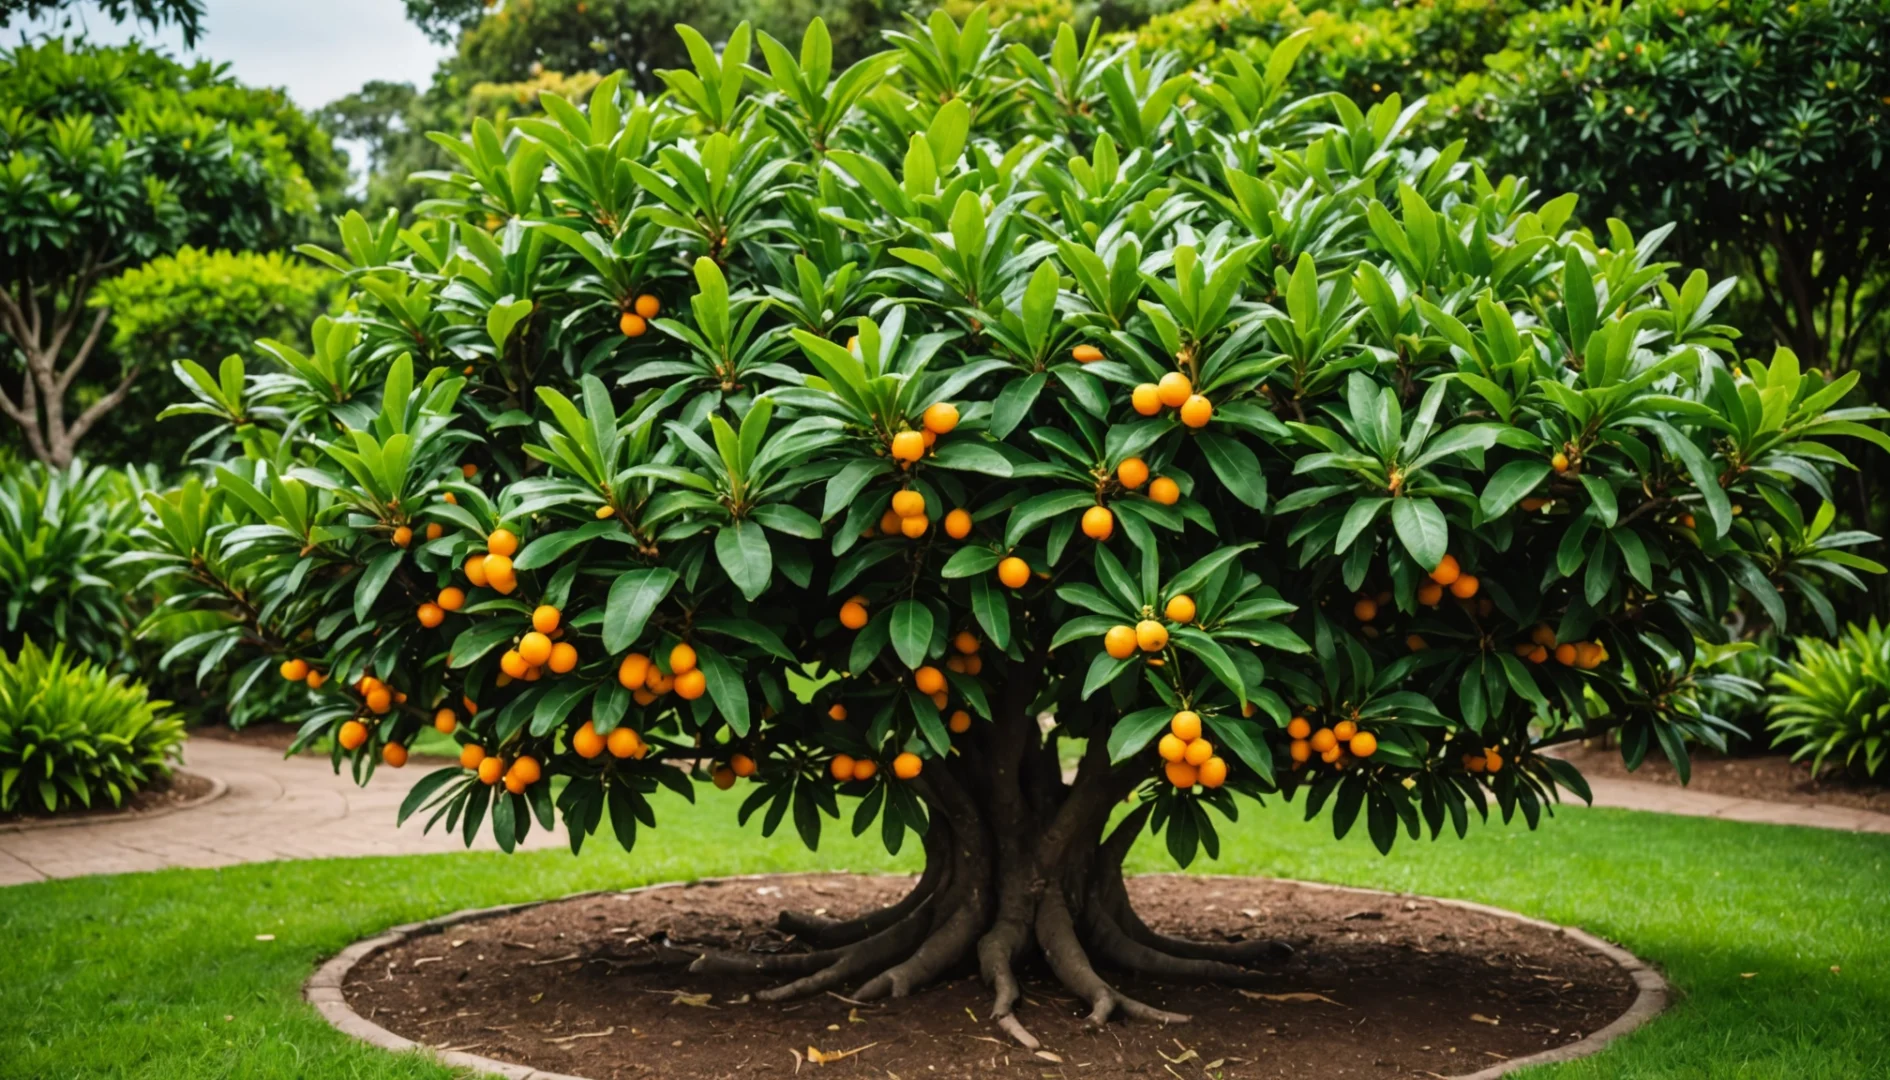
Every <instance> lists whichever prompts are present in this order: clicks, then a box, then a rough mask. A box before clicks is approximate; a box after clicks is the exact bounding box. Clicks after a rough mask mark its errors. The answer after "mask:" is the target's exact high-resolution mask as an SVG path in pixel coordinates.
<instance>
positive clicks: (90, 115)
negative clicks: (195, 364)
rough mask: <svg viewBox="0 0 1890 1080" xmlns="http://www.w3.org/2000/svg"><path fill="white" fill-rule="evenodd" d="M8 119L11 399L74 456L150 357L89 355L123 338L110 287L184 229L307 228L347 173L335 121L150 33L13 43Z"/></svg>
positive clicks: (29, 435) (223, 238)
mask: <svg viewBox="0 0 1890 1080" xmlns="http://www.w3.org/2000/svg"><path fill="white" fill-rule="evenodd" d="M0 118H4V119H3V120H0V251H4V253H5V258H4V265H3V266H0V334H4V336H5V345H4V348H5V351H6V355H7V374H8V375H9V376H11V377H10V378H8V379H7V380H6V382H7V383H10V384H11V385H4V384H0V412H4V413H5V415H6V416H7V417H8V418H9V419H10V420H11V421H12V422H13V423H12V425H10V426H16V427H17V430H18V432H19V438H20V439H21V440H22V441H23V442H24V444H25V446H26V448H27V449H28V450H29V451H30V452H31V453H32V455H33V456H34V457H36V458H38V459H40V460H41V461H45V462H49V463H52V464H54V465H64V464H65V463H67V462H69V461H70V460H71V459H72V456H73V454H74V452H75V450H76V447H77V444H78V442H79V440H80V439H82V438H83V437H84V436H85V435H86V433H87V432H89V431H90V430H91V429H92V428H93V427H94V426H96V425H97V424H98V422H99V420H100V419H102V418H103V417H104V416H105V415H106V414H107V413H108V412H110V411H111V410H112V409H113V408H115V407H117V406H118V405H119V404H120V403H121V402H122V401H123V400H124V399H125V397H126V395H127V394H129V393H130V390H131V386H132V383H133V381H134V380H135V379H136V378H137V377H138V375H139V373H140V372H141V371H142V370H143V365H144V361H145V360H146V359H147V358H146V357H143V356H127V357H119V358H118V359H119V361H120V363H119V369H118V370H117V371H106V370H100V366H99V365H96V364H93V365H91V366H89V367H88V364H89V363H90V362H91V361H92V360H93V359H94V357H95V355H97V354H98V353H100V352H108V351H109V350H102V349H101V348H100V346H101V345H102V344H104V343H105V342H107V341H109V337H108V335H107V333H106V332H107V329H108V321H109V319H110V309H109V308H108V307H103V306H94V305H92V304H90V303H89V298H90V297H91V295H92V292H93V290H94V288H95V287H96V286H98V285H99V283H100V282H102V281H104V280H106V279H107V278H109V277H110V276H112V275H113V274H116V273H120V272H122V271H124V270H126V269H128V268H131V267H134V266H137V265H139V264H141V263H143V262H144V261H146V260H148V259H151V258H154V257H156V256H158V255H161V254H164V253H166V252H169V251H174V250H176V249H177V248H179V247H181V246H183V245H185V244H195V245H198V246H203V247H221V248H230V249H239V250H241V249H251V250H253V249H258V248H271V247H279V246H281V245H283V244H285V243H288V242H292V241H293V240H295V239H297V238H298V236H299V234H300V232H301V230H302V229H303V228H304V227H305V225H306V223H307V222H308V220H309V218H310V214H311V211H313V210H314V208H315V201H316V195H315V192H316V188H315V186H314V185H315V184H317V183H320V184H331V183H332V184H335V185H337V186H338V185H339V182H340V180H341V177H342V173H341V168H340V163H339V161H338V160H337V159H336V158H335V157H334V155H333V152H332V150H331V148H330V144H329V139H328V135H327V134H326V133H325V132H323V131H321V130H320V129H319V128H318V127H316V126H315V125H314V124H312V123H311V122H310V121H309V120H308V119H307V118H306V117H304V116H303V115H302V114H301V113H299V112H298V111H297V110H296V109H295V108H294V106H293V105H291V104H290V103H289V102H288V100H287V99H286V98H285V97H284V96H283V95H282V93H281V92H280V91H274V90H252V89H249V88H246V87H243V86H240V85H238V84H237V83H236V82H235V81H234V80H232V79H230V78H229V77H228V76H227V75H226V74H225V73H224V72H223V71H222V69H220V68H218V67H215V66H213V65H210V64H207V63H200V64H195V65H190V66H185V65H181V64H178V63H176V62H174V61H172V60H170V59H168V58H167V57H164V56H162V55H160V54H158V53H154V52H151V51H150V50H148V49H145V48H143V47H142V46H139V45H135V44H134V45H129V46H125V47H121V48H102V47H94V46H90V45H85V44H68V43H67V42H65V41H63V40H59V39H52V40H49V41H46V42H43V43H38V44H33V43H28V44H22V45H20V46H19V47H17V48H15V49H11V50H7V51H5V52H0ZM93 387H97V389H96V390H93V389H92V388H93Z"/></svg>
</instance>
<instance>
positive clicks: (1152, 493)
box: [1148, 476, 1181, 506]
mask: <svg viewBox="0 0 1890 1080" xmlns="http://www.w3.org/2000/svg"><path fill="white" fill-rule="evenodd" d="M1148 497H1149V498H1151V499H1154V500H1155V501H1156V502H1158V503H1161V504H1162V505H1163V506H1173V505H1175V504H1176V503H1178V502H1180V501H1181V485H1180V484H1177V483H1175V482H1174V481H1173V480H1170V479H1169V478H1168V477H1166V476H1158V477H1156V478H1155V480H1154V482H1152V483H1150V484H1149V486H1148Z"/></svg>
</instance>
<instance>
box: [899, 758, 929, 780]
mask: <svg viewBox="0 0 1890 1080" xmlns="http://www.w3.org/2000/svg"><path fill="white" fill-rule="evenodd" d="M923 768H925V762H923V761H921V760H919V755H917V754H913V753H904V754H900V755H899V756H898V757H896V758H893V775H894V776H897V777H898V778H899V779H901V780H910V779H912V778H913V777H915V776H917V775H919V770H921V769H923Z"/></svg>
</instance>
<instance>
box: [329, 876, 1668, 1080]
mask: <svg viewBox="0 0 1890 1080" xmlns="http://www.w3.org/2000/svg"><path fill="white" fill-rule="evenodd" d="M810 872H818V873H851V871H845V870H842V871H810ZM790 876H799V875H798V874H734V875H730V876H727V877H708V878H692V879H689V880H687V881H661V882H657V883H655V884H651V885H639V886H637V887H635V888H630V889H589V890H586V891H584V892H577V893H571V894H569V895H567V896H556V897H551V898H549V899H545V900H526V901H523V902H521V903H516V904H498V905H495V906H492V907H483V908H467V909H466V910H464V911H455V912H453V913H451V914H449V915H441V916H439V917H437V918H433V919H427V920H425V921H423V922H417V923H405V924H403V925H400V926H391V927H388V928H387V930H386V931H385V932H383V933H381V934H378V935H376V936H374V937H370V938H363V939H361V940H360V941H357V942H355V943H354V944H352V945H350V946H348V947H347V948H345V949H343V950H341V951H340V952H339V953H336V954H335V955H334V956H333V957H331V958H330V959H329V960H328V961H327V962H325V963H323V964H322V965H321V967H319V968H317V969H315V973H314V974H313V975H311V976H309V978H308V981H307V982H305V983H303V984H302V997H303V998H304V999H305V1000H306V1001H307V1002H308V1003H309V1004H310V1005H313V1006H314V1007H315V1011H316V1012H319V1013H320V1014H321V1015H322V1019H324V1020H327V1021H328V1023H329V1025H330V1026H332V1027H333V1028H335V1029H336V1030H337V1031H340V1032H341V1033H342V1034H344V1035H348V1036H351V1037H353V1038H356V1039H359V1040H361V1041H362V1042H365V1043H368V1044H369V1045H371V1046H375V1047H379V1048H380V1049H382V1050H389V1051H392V1052H394V1053H409V1052H414V1051H418V1052H420V1053H424V1054H427V1055H429V1056H431V1057H433V1058H434V1059H435V1060H437V1061H439V1062H441V1063H442V1064H445V1065H454V1066H458V1067H460V1068H464V1069H473V1070H475V1071H477V1072H480V1073H484V1074H487V1075H492V1076H503V1077H506V1078H507V1080H591V1078H589V1077H583V1076H574V1075H571V1074H569V1073H555V1072H546V1071H545V1070H543V1069H534V1068H532V1067H530V1066H528V1065H518V1064H514V1063H512V1062H507V1061H498V1060H496V1059H493V1058H488V1057H480V1056H479V1055H477V1054H467V1053H462V1052H460V1051H455V1050H445V1051H442V1050H435V1049H433V1048H432V1047H430V1046H426V1045H425V1044H423V1043H417V1042H415V1041H413V1040H412V1039H409V1038H407V1037H406V1036H404V1035H396V1034H394V1033H393V1032H391V1031H389V1030H387V1029H386V1028H384V1027H381V1026H380V1025H379V1024H376V1023H374V1022H373V1021H371V1020H369V1019H367V1018H366V1017H364V1016H362V1015H361V1014H360V1013H357V1012H355V1011H354V1009H353V1008H352V1007H351V1006H350V1005H349V1004H348V1000H347V998H346V997H345V996H343V994H342V991H341V987H342V984H343V983H344V982H346V981H347V978H348V974H349V972H351V971H353V970H354V969H355V967H356V966H357V965H359V964H361V963H362V962H363V961H365V960H367V959H369V958H370V957H372V956H374V955H375V954H376V953H379V952H381V951H382V950H385V949H389V948H392V947H393V946H395V945H399V944H402V943H404V942H406V941H408V940H410V939H412V938H416V937H423V936H425V935H428V934H437V933H440V932H441V931H443V930H445V929H447V928H448V927H452V926H457V925H460V924H461V923H468V922H477V921H479V920H481V919H491V918H496V917H498V916H500V915H510V914H511V913H513V912H515V911H523V910H525V909H527V908H534V907H538V906H540V905H543V904H551V903H557V902H559V901H562V900H577V899H581V898H583V897H587V896H628V895H631V894H634V893H644V892H655V891H656V890H658V889H678V888H683V887H685V886H688V885H702V884H717V885H720V884H727V883H731V882H740V881H765V880H770V879H773V878H777V877H790ZM856 876H859V877H888V876H902V875H881V874H860V875H856ZM1146 876H1148V877H1189V878H1207V879H1210V880H1214V881H1253V880H1262V881H1277V882H1280V883H1282V884H1287V885H1293V886H1297V887H1299V888H1304V889H1317V890H1320V891H1324V892H1345V893H1356V894H1360V895H1367V896H1391V897H1400V898H1404V899H1410V900H1423V901H1425V902H1427V903H1432V904H1437V905H1438V906H1440V907H1451V908H1457V909H1459V910H1462V911H1473V912H1476V913H1478V914H1482V915H1489V916H1492V917H1494V918H1499V919H1507V920H1509V921H1510V922H1517V923H1522V924H1524V925H1526V926H1533V927H1536V928H1537V929H1541V930H1550V931H1554V932H1555V933H1558V934H1562V935H1564V936H1566V937H1568V938H1570V939H1571V940H1573V941H1574V942H1575V943H1576V944H1578V945H1581V946H1583V947H1585V948H1587V949H1589V950H1592V951H1594V952H1597V953H1600V954H1601V955H1602V956H1604V957H1606V958H1607V959H1609V960H1611V961H1613V962H1614V964H1615V966H1617V967H1619V968H1620V969H1621V970H1622V971H1624V972H1626V973H1627V974H1628V977H1629V978H1631V979H1633V980H1634V985H1635V987H1636V989H1637V991H1638V992H1637V993H1636V995H1635V998H1634V1001H1633V1003H1632V1004H1630V1005H1629V1006H1628V1008H1627V1011H1626V1012H1623V1013H1622V1014H1621V1015H1620V1016H1617V1017H1615V1018H1614V1019H1613V1020H1612V1021H1610V1022H1609V1023H1608V1024H1607V1025H1606V1026H1604V1027H1602V1028H1601V1030H1599V1031H1595V1032H1592V1033H1590V1034H1588V1035H1586V1036H1584V1037H1583V1038H1581V1039H1578V1040H1576V1041H1575V1042H1572V1043H1569V1044H1568V1045H1567V1046H1558V1047H1555V1048H1553V1049H1550V1050H1544V1051H1542V1052H1541V1053H1537V1054H1529V1055H1527V1056H1524V1057H1519V1058H1511V1059H1509V1060H1508V1061H1504V1062H1502V1063H1500V1064H1497V1065H1492V1066H1490V1067H1489V1068H1487V1069H1481V1070H1478V1071H1477V1072H1473V1073H1463V1074H1460V1075H1457V1076H1452V1077H1449V1078H1447V1080H1496V1078H1497V1077H1500V1076H1503V1075H1505V1074H1508V1073H1512V1072H1515V1071H1516V1070H1518V1069H1527V1068H1532V1067H1534V1066H1537V1065H1548V1064H1552V1063H1555V1062H1561V1061H1572V1060H1574V1059H1576V1058H1583V1057H1588V1056H1589V1055H1591V1054H1596V1053H1600V1052H1601V1050H1602V1049H1604V1048H1605V1047H1606V1046H1607V1045H1608V1044H1609V1043H1611V1042H1613V1041H1614V1040H1616V1039H1618V1038H1620V1037H1621V1036H1623V1035H1626V1034H1627V1033H1628V1032H1631V1031H1633V1030H1635V1029H1636V1028H1639V1027H1641V1026H1642V1025H1644V1024H1646V1023H1647V1022H1648V1021H1649V1020H1652V1019H1653V1018H1654V1017H1656V1016H1658V1015H1660V1014H1661V1013H1662V1012H1663V1011H1665V1010H1666V1008H1667V1006H1668V1005H1669V1004H1670V1003H1671V1001H1672V998H1673V994H1672V989H1671V987H1669V985H1668V983H1667V980H1666V979H1664V978H1662V977H1661V975H1660V973H1659V972H1658V971H1656V970H1654V968H1653V967H1652V966H1651V965H1649V964H1648V963H1646V962H1645V961H1643V960H1641V959H1640V958H1639V957H1637V956H1635V955H1634V954H1633V953H1630V952H1628V951H1627V950H1626V949H1623V948H1621V947H1620V946H1618V945H1615V944H1613V943H1611V942H1608V941H1604V940H1602V939H1601V938H1599V937H1596V936H1595V935H1593V934H1590V933H1588V932H1587V931H1586V930H1582V929H1579V928H1577V927H1573V926H1562V925H1559V924H1557V923H1552V922H1548V921H1546V920H1543V919H1537V918H1533V917H1531V916H1528V915H1522V914H1519V913H1517V912H1514V911H1509V910H1506V909H1504V908H1499V907H1492V906H1490V905H1489V904H1479V903H1477V902H1476V901H1474V900H1453V899H1450V898H1448V897H1441V896H1427V895H1424V894H1422V893H1407V892H1390V891H1388V890H1385V889H1366V888H1359V887H1357V886H1352V885H1332V884H1328V883H1326V882H1323V881H1301V880H1298V879H1297V878H1269V877H1261V876H1259V875H1250V874H1180V873H1166V874H1150V875H1146Z"/></svg>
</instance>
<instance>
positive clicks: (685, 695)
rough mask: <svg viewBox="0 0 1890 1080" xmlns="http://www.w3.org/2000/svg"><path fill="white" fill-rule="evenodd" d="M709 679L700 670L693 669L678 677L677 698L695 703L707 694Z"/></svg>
mask: <svg viewBox="0 0 1890 1080" xmlns="http://www.w3.org/2000/svg"><path fill="white" fill-rule="evenodd" d="M708 689H709V677H708V676H707V675H704V674H703V673H702V670H701V669H700V668H691V669H689V670H688V671H685V672H683V673H682V674H681V675H678V676H676V696H677V697H679V698H682V699H683V700H684V701H694V700H696V699H697V698H699V697H701V696H702V695H703V694H705V693H707V692H708Z"/></svg>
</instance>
